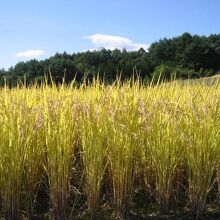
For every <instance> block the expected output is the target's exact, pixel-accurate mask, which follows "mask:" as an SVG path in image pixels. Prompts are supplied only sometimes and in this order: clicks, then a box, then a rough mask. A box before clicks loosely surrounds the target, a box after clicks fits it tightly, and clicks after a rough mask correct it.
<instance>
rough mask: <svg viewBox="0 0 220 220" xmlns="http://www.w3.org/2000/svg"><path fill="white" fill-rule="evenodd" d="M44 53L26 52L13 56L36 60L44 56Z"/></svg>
mask: <svg viewBox="0 0 220 220" xmlns="http://www.w3.org/2000/svg"><path fill="white" fill-rule="evenodd" d="M44 53H45V52H44V51H43V50H26V51H21V52H18V53H17V54H15V56H16V57H22V58H37V57H40V56H42V55H43V54H44Z"/></svg>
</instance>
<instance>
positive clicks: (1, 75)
mask: <svg viewBox="0 0 220 220" xmlns="http://www.w3.org/2000/svg"><path fill="white" fill-rule="evenodd" d="M219 70H220V34H212V35H210V36H198V35H191V34H190V33H184V34H182V35H181V36H178V37H174V38H170V39H167V38H164V39H160V40H159V41H157V42H155V43H153V44H151V46H150V47H149V49H148V51H145V50H144V49H142V48H141V49H139V50H138V51H126V50H125V49H124V50H118V49H115V50H107V49H104V48H103V49H100V50H97V51H87V52H80V53H73V54H67V53H66V52H64V53H56V54H55V55H54V56H52V57H50V58H48V59H45V60H42V61H38V60H35V59H33V60H30V61H27V62H19V63H17V64H16V65H15V66H14V67H11V68H9V69H8V70H5V69H0V85H4V82H5V80H6V81H7V82H8V84H9V85H11V86H14V85H16V84H17V82H18V80H19V81H23V80H24V78H25V81H26V82H27V83H35V82H37V83H38V82H39V83H40V82H42V80H44V78H45V76H47V75H50V76H52V78H53V80H54V82H56V83H61V82H62V81H63V80H65V82H67V83H68V82H71V81H72V80H73V79H75V80H76V82H78V83H80V82H82V81H83V80H84V79H85V78H86V79H88V80H90V79H92V78H93V77H94V76H97V75H99V77H100V78H101V79H104V80H105V82H109V83H111V82H113V81H114V80H115V79H116V78H117V77H118V76H120V78H121V79H122V80H126V79H129V78H131V77H133V76H135V77H137V76H138V77H140V78H141V79H143V80H144V81H146V82H147V81H151V80H152V79H158V77H160V78H163V79H164V80H170V79H172V78H177V79H185V78H199V77H204V76H211V75H214V74H216V73H217V72H218V71H219Z"/></svg>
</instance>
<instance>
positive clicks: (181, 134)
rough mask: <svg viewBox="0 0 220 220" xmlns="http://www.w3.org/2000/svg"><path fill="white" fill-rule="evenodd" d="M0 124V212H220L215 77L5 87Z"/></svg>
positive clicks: (68, 215)
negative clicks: (147, 82)
mask: <svg viewBox="0 0 220 220" xmlns="http://www.w3.org/2000/svg"><path fill="white" fill-rule="evenodd" d="M0 125H1V126H0V211H1V216H2V218H5V219H10V220H16V219H33V218H34V217H35V218H36V217H37V216H41V219H42V218H43V217H42V216H45V219H56V220H61V219H62V220H63V219H77V218H78V219H80V216H83V215H84V213H86V215H87V216H89V217H88V218H90V217H94V216H96V215H97V213H99V212H100V211H101V210H104V213H105V210H108V211H106V212H108V213H110V214H109V215H110V216H111V219H119V218H121V219H122V218H126V217H129V215H131V213H133V212H136V213H137V215H142V216H143V215H144V214H146V216H147V215H148V214H149V213H154V215H165V214H166V215H167V214H170V213H177V212H178V211H179V209H181V210H182V212H183V213H184V210H187V213H189V214H190V215H191V216H192V218H195V219H196V218H199V217H201V216H203V215H204V214H205V213H207V210H208V207H210V206H212V205H215V207H217V211H219V209H218V208H219V196H220V86H219V84H218V83H213V84H212V85H206V84H205V83H198V84H192V83H184V84H183V83H180V82H177V81H174V82H171V83H163V84H160V85H148V86H144V85H142V84H141V83H140V82H139V81H136V82H132V81H129V82H126V83H123V84H122V83H120V82H119V81H116V82H115V83H114V84H113V85H104V84H103V83H101V82H100V81H99V80H94V81H93V83H91V84H90V85H86V84H82V85H81V86H80V87H79V86H78V87H77V86H74V83H73V84H71V85H69V86H66V85H59V86H56V85H51V86H48V85H42V86H36V85H33V86H31V87H26V86H18V87H17V88H11V89H10V88H8V87H7V86H5V87H3V88H1V89H0ZM140 201H141V203H142V205H140ZM139 205H140V206H141V209H140V208H139ZM135 207H136V208H135ZM81 219H86V217H81ZM94 219H97V218H96V217H94ZM101 219H104V217H103V218H101ZM108 219H109V218H108Z"/></svg>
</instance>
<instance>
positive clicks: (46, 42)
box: [0, 0, 220, 68]
mask: <svg viewBox="0 0 220 220" xmlns="http://www.w3.org/2000/svg"><path fill="white" fill-rule="evenodd" d="M0 8H1V12H0V45H1V46H0V68H1V67H4V68H8V67H10V66H12V65H14V64H16V63H17V62H18V61H26V60H29V59H31V58H37V59H44V58H47V57H49V56H51V55H54V54H55V53H56V52H63V51H67V52H69V53H73V52H79V51H86V50H90V49H97V48H100V47H106V48H110V49H114V48H115V47H117V48H119V49H120V48H123V47H125V48H127V49H128V50H136V49H138V48H139V47H140V46H141V47H144V48H147V47H148V46H149V45H150V44H151V43H152V42H154V41H157V40H159V39H160V38H164V37H173V36H178V35H180V34H182V33H183V32H190V33H192V34H199V35H210V34H211V33H213V34H215V33H216V34H218V33H220V13H219V9H220V1H219V0H2V1H1V2H0Z"/></svg>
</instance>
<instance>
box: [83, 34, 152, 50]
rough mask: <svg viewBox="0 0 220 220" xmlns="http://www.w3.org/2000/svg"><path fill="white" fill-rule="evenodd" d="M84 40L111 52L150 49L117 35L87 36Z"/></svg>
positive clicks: (145, 45) (146, 45)
mask: <svg viewBox="0 0 220 220" xmlns="http://www.w3.org/2000/svg"><path fill="white" fill-rule="evenodd" d="M84 39H88V40H90V41H91V42H92V43H93V44H94V45H95V46H96V47H97V48H100V47H104V48H106V49H110V50H114V49H116V48H117V49H124V48H125V49H127V50H129V51H135V50H139V49H140V48H143V49H145V50H147V49H148V47H149V45H148V44H140V43H135V42H133V41H132V40H130V39H128V38H125V37H120V36H115V35H105V34H94V35H90V36H86V37H84Z"/></svg>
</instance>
